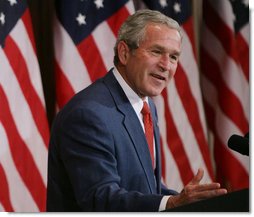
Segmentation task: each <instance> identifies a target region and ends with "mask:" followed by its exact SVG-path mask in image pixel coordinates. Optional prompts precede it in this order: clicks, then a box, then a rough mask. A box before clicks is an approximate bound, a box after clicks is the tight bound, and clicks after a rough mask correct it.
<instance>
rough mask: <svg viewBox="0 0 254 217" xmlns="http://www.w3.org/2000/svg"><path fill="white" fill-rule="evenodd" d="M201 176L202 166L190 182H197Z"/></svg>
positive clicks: (202, 174) (202, 172)
mask: <svg viewBox="0 0 254 217" xmlns="http://www.w3.org/2000/svg"><path fill="white" fill-rule="evenodd" d="M203 176H204V170H203V169H202V168H199V169H198V172H197V174H196V175H195V176H194V177H193V179H192V180H191V182H190V184H199V182H200V181H201V179H202V178H203Z"/></svg>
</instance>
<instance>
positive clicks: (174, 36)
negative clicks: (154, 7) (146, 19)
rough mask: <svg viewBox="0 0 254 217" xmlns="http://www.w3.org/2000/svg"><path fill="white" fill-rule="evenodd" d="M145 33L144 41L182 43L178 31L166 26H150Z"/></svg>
mask: <svg viewBox="0 0 254 217" xmlns="http://www.w3.org/2000/svg"><path fill="white" fill-rule="evenodd" d="M145 32H146V34H145V37H144V41H147V40H148V41H165V42H166V41H174V42H177V43H181V35H180V33H179V32H178V30H177V29H174V28H170V27H169V26H167V25H165V24H156V23H152V24H148V25H147V26H146V28H145Z"/></svg>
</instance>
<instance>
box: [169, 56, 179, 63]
mask: <svg viewBox="0 0 254 217" xmlns="http://www.w3.org/2000/svg"><path fill="white" fill-rule="evenodd" d="M170 59H171V60H173V61H176V62H177V61H178V59H179V56H178V55H171V56H170Z"/></svg>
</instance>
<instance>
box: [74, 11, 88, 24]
mask: <svg viewBox="0 0 254 217" xmlns="http://www.w3.org/2000/svg"><path fill="white" fill-rule="evenodd" d="M85 19H86V16H85V15H82V14H81V13H79V14H78V16H77V17H76V20H77V21H78V24H79V25H80V26H81V25H85V24H86V20H85Z"/></svg>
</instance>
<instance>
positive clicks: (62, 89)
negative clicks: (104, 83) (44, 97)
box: [54, 0, 134, 108]
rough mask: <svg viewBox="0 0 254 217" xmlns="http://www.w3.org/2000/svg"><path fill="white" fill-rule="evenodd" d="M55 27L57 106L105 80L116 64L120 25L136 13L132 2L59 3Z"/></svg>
mask: <svg viewBox="0 0 254 217" xmlns="http://www.w3.org/2000/svg"><path fill="white" fill-rule="evenodd" d="M55 3H56V17H55V25H54V44H55V63H56V64H55V66H56V69H55V71H56V89H57V104H58V107H59V108H61V107H62V106H63V105H64V104H65V103H66V102H67V101H68V100H69V99H70V98H71V97H72V96H73V95H74V94H75V93H77V92H78V91H80V90H81V89H83V88H84V87H86V86H88V85H89V84H90V83H91V82H93V81H95V80H96V79H98V78H99V77H101V76H103V75H104V74H105V73H106V72H107V71H108V70H109V69H110V68H112V66H113V65H112V64H113V56H114V51H113V48H114V44H115V41H116V36H117V32H118V29H119V27H120V25H121V24H122V23H123V21H124V20H125V19H126V18H127V17H128V16H129V15H130V14H132V13H133V12H134V5H133V2H132V1H128V0H118V1H113V0H92V1H91V0H89V1H88V0H75V1H69V0H56V1H55Z"/></svg>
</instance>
